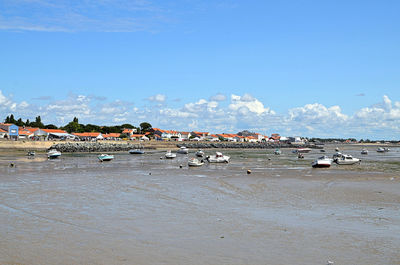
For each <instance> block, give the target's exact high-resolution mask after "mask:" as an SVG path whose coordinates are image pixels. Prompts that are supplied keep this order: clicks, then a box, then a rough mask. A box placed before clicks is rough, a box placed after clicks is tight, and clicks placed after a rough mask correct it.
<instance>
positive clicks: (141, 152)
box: [129, 149, 144, 155]
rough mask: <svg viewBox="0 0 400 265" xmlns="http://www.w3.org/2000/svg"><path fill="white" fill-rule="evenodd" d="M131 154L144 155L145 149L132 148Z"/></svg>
mask: <svg viewBox="0 0 400 265" xmlns="http://www.w3.org/2000/svg"><path fill="white" fill-rule="evenodd" d="M129 154H132V155H143V154H144V150H142V149H131V150H129Z"/></svg>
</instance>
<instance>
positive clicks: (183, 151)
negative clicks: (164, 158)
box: [176, 146, 189, 154]
mask: <svg viewBox="0 0 400 265" xmlns="http://www.w3.org/2000/svg"><path fill="white" fill-rule="evenodd" d="M176 152H177V153H178V154H189V149H188V148H186V147H185V146H181V147H180V148H179V150H178V151H176Z"/></svg>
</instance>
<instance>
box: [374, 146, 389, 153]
mask: <svg viewBox="0 0 400 265" xmlns="http://www.w3.org/2000/svg"><path fill="white" fill-rule="evenodd" d="M376 151H377V152H378V153H385V152H389V151H390V149H389V148H386V147H378V149H376Z"/></svg>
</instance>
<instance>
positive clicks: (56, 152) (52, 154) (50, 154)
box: [47, 149, 61, 159]
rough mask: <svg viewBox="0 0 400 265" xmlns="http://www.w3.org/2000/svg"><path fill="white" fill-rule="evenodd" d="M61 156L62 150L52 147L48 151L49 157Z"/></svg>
mask: <svg viewBox="0 0 400 265" xmlns="http://www.w3.org/2000/svg"><path fill="white" fill-rule="evenodd" d="M60 156H61V152H60V151H57V150H56V149H50V151H49V152H47V158H49V159H55V158H59V157H60Z"/></svg>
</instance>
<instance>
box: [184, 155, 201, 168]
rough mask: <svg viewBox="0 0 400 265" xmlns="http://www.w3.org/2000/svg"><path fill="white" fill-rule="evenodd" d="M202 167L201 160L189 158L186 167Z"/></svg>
mask: <svg viewBox="0 0 400 265" xmlns="http://www.w3.org/2000/svg"><path fill="white" fill-rule="evenodd" d="M202 165H204V162H203V160H198V159H197V158H194V157H193V158H190V159H189V161H188V166H189V167H200V166H202Z"/></svg>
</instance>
